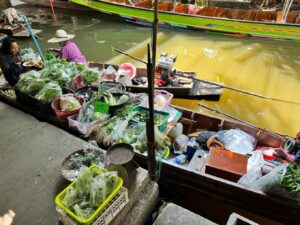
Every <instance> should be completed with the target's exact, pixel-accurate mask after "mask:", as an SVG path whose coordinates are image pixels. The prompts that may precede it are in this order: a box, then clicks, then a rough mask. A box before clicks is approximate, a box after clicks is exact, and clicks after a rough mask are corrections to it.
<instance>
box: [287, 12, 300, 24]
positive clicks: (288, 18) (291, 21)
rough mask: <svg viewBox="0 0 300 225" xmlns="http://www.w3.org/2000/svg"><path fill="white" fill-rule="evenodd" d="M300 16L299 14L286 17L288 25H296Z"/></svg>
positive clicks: (290, 14)
mask: <svg viewBox="0 0 300 225" xmlns="http://www.w3.org/2000/svg"><path fill="white" fill-rule="evenodd" d="M298 16H299V14H298V13H289V14H288V16H287V17H286V23H292V24H295V23H296V19H297V17H298Z"/></svg>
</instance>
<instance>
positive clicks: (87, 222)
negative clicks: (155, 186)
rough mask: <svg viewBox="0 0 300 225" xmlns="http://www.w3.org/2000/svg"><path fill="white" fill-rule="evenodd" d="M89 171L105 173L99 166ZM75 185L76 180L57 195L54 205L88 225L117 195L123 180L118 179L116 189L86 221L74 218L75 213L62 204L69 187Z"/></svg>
mask: <svg viewBox="0 0 300 225" xmlns="http://www.w3.org/2000/svg"><path fill="white" fill-rule="evenodd" d="M89 170H90V171H92V172H94V173H97V174H101V173H104V172H107V170H106V169H104V168H102V167H100V166H96V165H93V166H91V167H89ZM75 184H76V180H75V181H73V182H72V183H71V184H70V185H69V186H68V187H66V188H65V189H64V190H63V191H62V192H61V193H59V194H58V195H57V196H56V198H55V203H56V205H57V206H59V207H60V208H61V209H63V210H64V211H65V212H66V213H68V214H69V215H70V216H71V217H72V218H74V219H75V220H76V221H78V222H79V223H81V224H85V225H89V224H91V223H92V222H93V220H94V219H95V218H96V217H97V215H98V214H99V213H100V212H101V211H102V210H103V209H104V208H105V206H107V205H108V204H109V202H110V201H111V200H112V199H113V197H114V196H115V195H116V194H117V193H118V191H119V190H120V188H121V187H122V185H123V180H122V178H120V177H118V184H117V187H116V188H115V190H114V191H113V192H112V193H111V194H110V195H109V196H108V197H107V199H106V200H105V201H104V202H103V203H102V204H101V205H100V206H99V207H98V209H96V210H95V212H94V213H93V214H92V215H91V216H90V218H88V219H81V218H79V217H78V216H76V214H75V213H73V212H72V211H71V210H69V209H68V208H67V207H66V206H65V205H64V204H63V202H62V200H63V198H64V197H65V195H66V193H67V190H68V189H69V188H70V187H72V186H74V185H75Z"/></svg>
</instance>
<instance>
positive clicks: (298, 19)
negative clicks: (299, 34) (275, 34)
mask: <svg viewBox="0 0 300 225" xmlns="http://www.w3.org/2000/svg"><path fill="white" fill-rule="evenodd" d="M295 24H300V14H298V17H297V18H296V20H295Z"/></svg>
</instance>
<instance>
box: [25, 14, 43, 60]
mask: <svg viewBox="0 0 300 225" xmlns="http://www.w3.org/2000/svg"><path fill="white" fill-rule="evenodd" d="M23 19H24V22H25V24H26V26H27V28H28V30H29V33H30V36H31V38H32V40H33V43H34V45H35V47H36V49H37V51H38V52H39V54H40V56H41V58H42V60H43V61H45V59H44V56H43V53H42V51H41V49H40V46H39V44H38V42H37V41H36V39H35V36H34V33H33V31H32V29H31V27H30V25H29V23H28V20H27V17H26V16H23Z"/></svg>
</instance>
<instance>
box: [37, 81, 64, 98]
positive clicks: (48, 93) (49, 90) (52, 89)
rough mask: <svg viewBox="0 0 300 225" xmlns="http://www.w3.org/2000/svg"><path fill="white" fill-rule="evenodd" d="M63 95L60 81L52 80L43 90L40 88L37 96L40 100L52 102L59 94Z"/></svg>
mask: <svg viewBox="0 0 300 225" xmlns="http://www.w3.org/2000/svg"><path fill="white" fill-rule="evenodd" d="M61 95H62V90H61V88H60V86H59V84H58V83H56V82H54V81H51V82H49V83H47V84H46V85H45V86H44V87H43V89H42V90H40V91H39V92H38V93H37V94H36V95H35V97H36V98H37V99H38V100H42V101H46V102H52V101H53V100H54V99H56V98H57V97H58V96H61Z"/></svg>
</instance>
